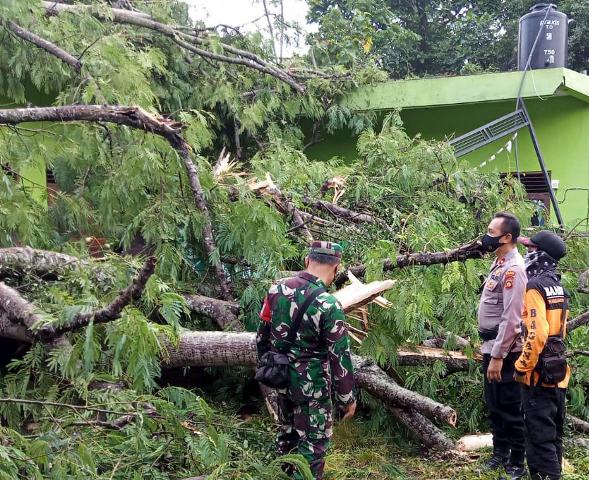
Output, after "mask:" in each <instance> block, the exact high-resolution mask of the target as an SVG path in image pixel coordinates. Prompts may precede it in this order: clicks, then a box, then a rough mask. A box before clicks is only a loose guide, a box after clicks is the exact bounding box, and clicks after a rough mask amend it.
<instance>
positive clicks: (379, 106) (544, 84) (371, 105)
mask: <svg viewBox="0 0 589 480" xmlns="http://www.w3.org/2000/svg"><path fill="white" fill-rule="evenodd" d="M522 75H523V72H519V71H518V72H501V73H485V74H480V75H468V76H457V77H436V78H420V79H414V80H396V81H389V82H384V83H380V84H377V85H371V86H366V87H360V88H358V89H356V90H354V91H353V92H351V93H349V94H348V95H346V96H345V97H344V98H343V99H342V102H341V103H342V105H344V106H346V107H348V108H350V109H351V110H356V111H365V110H393V109H398V108H422V107H435V106H444V105H457V104H468V103H478V102H497V101H505V100H510V99H513V100H514V101H515V99H516V97H517V93H518V91H519V88H520V83H521V79H522ZM553 95H571V96H574V97H576V98H578V99H580V100H583V101H585V102H589V77H588V76H587V75H583V74H580V73H577V72H574V71H572V70H569V69H567V68H547V69H543V70H531V71H528V73H527V74H526V78H525V81H524V85H523V87H522V96H523V97H524V98H531V97H548V96H553Z"/></svg>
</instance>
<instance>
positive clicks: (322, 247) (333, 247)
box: [309, 240, 343, 258]
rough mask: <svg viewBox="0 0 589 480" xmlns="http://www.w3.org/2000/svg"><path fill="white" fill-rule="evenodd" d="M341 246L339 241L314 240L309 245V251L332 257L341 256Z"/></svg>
mask: <svg viewBox="0 0 589 480" xmlns="http://www.w3.org/2000/svg"><path fill="white" fill-rule="evenodd" d="M342 252H343V248H342V246H341V245H340V244H339V243H333V242H323V241H321V240H315V241H314V242H313V243H311V246H310V247H309V253H320V254H321V255H330V256H332V257H337V258H341V256H342Z"/></svg>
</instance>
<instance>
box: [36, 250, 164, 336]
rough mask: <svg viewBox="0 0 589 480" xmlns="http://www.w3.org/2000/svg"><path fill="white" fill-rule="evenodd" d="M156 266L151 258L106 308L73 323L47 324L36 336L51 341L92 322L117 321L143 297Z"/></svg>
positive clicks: (82, 314)
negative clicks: (122, 313)
mask: <svg viewBox="0 0 589 480" xmlns="http://www.w3.org/2000/svg"><path fill="white" fill-rule="evenodd" d="M155 264H156V259H155V257H149V258H148V259H147V261H146V262H145V265H144V266H143V268H142V269H141V270H140V271H139V273H138V274H137V276H136V277H135V278H134V279H133V282H132V283H131V285H129V286H128V287H127V288H126V289H125V290H123V291H122V292H120V293H119V294H118V295H117V296H116V298H115V299H114V300H113V301H112V302H111V303H110V304H109V305H107V306H106V307H103V308H101V309H99V310H96V311H94V312H89V313H81V314H78V315H76V316H75V317H74V318H73V319H72V320H71V321H69V322H68V323H66V324H64V325H52V324H45V325H43V326H42V327H41V328H40V329H38V330H37V332H36V334H38V335H39V336H41V337H42V338H44V339H50V338H55V337H58V336H60V335H63V334H64V333H66V332H71V331H73V330H78V329H80V328H83V327H86V326H88V325H89V324H90V322H93V323H94V324H97V323H107V322H110V321H112V320H116V319H117V318H119V317H120V316H121V312H122V311H123V309H124V308H125V307H126V306H127V305H129V304H130V303H131V302H132V301H134V300H137V299H138V298H140V297H141V295H142V293H143V290H144V289H145V285H146V284H147V281H148V280H149V277H151V275H152V274H153V272H154V270H155Z"/></svg>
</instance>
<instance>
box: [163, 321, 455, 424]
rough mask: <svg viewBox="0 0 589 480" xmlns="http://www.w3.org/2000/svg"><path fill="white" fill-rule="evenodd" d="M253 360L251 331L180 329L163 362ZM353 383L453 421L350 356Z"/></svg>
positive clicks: (448, 412) (447, 411)
mask: <svg viewBox="0 0 589 480" xmlns="http://www.w3.org/2000/svg"><path fill="white" fill-rule="evenodd" d="M256 362H257V354H256V340H255V335H254V334H253V333H231V332H183V333H182V334H181V335H180V339H179V342H178V344H177V345H171V344H168V346H167V349H166V353H165V354H164V356H163V366H165V367H168V368H170V367H172V368H173V367H181V366H199V367H208V366H231V365H249V366H254V365H256ZM353 362H354V368H355V376H356V382H357V385H358V386H359V387H360V388H362V389H364V390H366V391H367V392H368V393H370V394H371V395H374V396H375V397H377V398H378V399H380V400H382V401H383V402H385V403H386V404H388V405H391V406H394V407H404V408H411V409H414V410H416V411H418V412H420V413H422V414H423V415H426V416H428V417H430V418H435V419H438V420H439V421H442V422H445V423H447V424H449V425H452V426H454V425H455V424H456V412H455V411H454V410H453V409H452V408H450V407H448V406H446V405H442V404H441V403H438V402H436V401H434V400H432V399H431V398H428V397H425V396H423V395H420V394H419V393H416V392H412V391H411V390H407V389H405V388H403V387H401V386H399V385H398V384H397V383H395V382H394V381H393V380H392V379H391V378H390V377H389V376H388V375H387V374H386V373H385V372H383V371H382V370H381V369H380V368H379V367H378V365H376V364H375V363H374V362H372V361H370V360H368V359H366V358H362V357H358V356H356V355H354V356H353Z"/></svg>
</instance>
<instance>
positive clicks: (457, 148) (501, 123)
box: [449, 109, 529, 157]
mask: <svg viewBox="0 0 589 480" xmlns="http://www.w3.org/2000/svg"><path fill="white" fill-rule="evenodd" d="M528 123H529V120H528V117H527V116H526V113H525V112H524V111H523V110H521V109H520V110H516V111H515V112H513V113H509V114H507V115H505V116H503V117H500V118H498V119H497V120H493V121H492V122H489V123H487V124H486V125H483V126H482V127H480V128H477V129H476V130H472V131H470V132H468V133H465V134H464V135H461V136H460V137H457V138H455V139H453V140H450V142H449V143H450V145H452V147H453V148H454V154H455V155H456V157H461V156H463V155H466V154H467V153H469V152H472V151H473V150H476V149H477V148H481V147H483V146H485V145H487V144H489V143H492V142H494V141H495V140H498V139H500V138H502V137H505V136H506V135H509V134H510V133H513V132H515V131H517V130H519V129H520V128H522V127H525V126H527V125H528Z"/></svg>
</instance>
